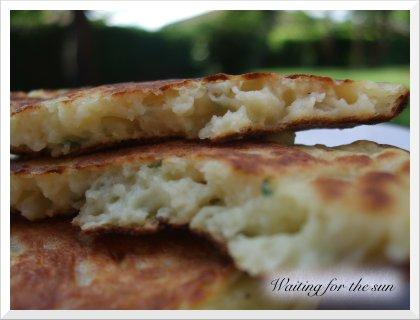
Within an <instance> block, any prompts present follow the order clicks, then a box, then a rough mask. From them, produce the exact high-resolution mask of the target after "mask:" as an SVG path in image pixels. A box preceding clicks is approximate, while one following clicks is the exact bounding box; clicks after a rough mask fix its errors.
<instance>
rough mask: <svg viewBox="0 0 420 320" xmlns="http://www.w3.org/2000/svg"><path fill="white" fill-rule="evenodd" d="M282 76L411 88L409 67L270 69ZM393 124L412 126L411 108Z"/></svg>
mask: <svg viewBox="0 0 420 320" xmlns="http://www.w3.org/2000/svg"><path fill="white" fill-rule="evenodd" d="M270 71H275V72H278V73H281V74H285V75H287V74H293V73H311V74H316V75H321V76H328V77H331V78H335V79H346V78H348V79H353V80H372V81H378V82H394V83H401V84H404V85H405V86H407V87H409V86H410V69H409V67H408V66H398V67H382V68H363V69H346V68H343V69H341V68H340V69H338V68H275V69H270ZM391 122H393V123H396V124H399V125H403V126H407V127H409V126H410V108H409V106H408V107H407V108H406V109H405V110H404V111H403V112H402V113H401V114H400V115H399V116H398V117H396V118H395V119H393V120H392V121H391Z"/></svg>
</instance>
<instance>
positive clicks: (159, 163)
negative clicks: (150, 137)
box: [147, 160, 162, 168]
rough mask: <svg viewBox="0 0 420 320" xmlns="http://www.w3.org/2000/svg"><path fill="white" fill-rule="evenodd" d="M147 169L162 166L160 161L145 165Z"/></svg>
mask: <svg viewBox="0 0 420 320" xmlns="http://www.w3.org/2000/svg"><path fill="white" fill-rule="evenodd" d="M147 166H148V167H149V168H159V167H160V166H162V160H159V161H155V162H152V163H151V164H149V165H147Z"/></svg>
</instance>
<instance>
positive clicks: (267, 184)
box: [261, 178, 273, 197]
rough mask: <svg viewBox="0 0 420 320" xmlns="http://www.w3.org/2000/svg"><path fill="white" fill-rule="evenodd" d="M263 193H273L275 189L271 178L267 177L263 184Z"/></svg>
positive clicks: (266, 194) (264, 194) (269, 194)
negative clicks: (272, 186)
mask: <svg viewBox="0 0 420 320" xmlns="http://www.w3.org/2000/svg"><path fill="white" fill-rule="evenodd" d="M261 193H262V194H263V196H266V197H268V196H271V195H272V194H273V190H272V188H271V184H270V179H269V178H266V179H264V181H263V182H262V184H261Z"/></svg>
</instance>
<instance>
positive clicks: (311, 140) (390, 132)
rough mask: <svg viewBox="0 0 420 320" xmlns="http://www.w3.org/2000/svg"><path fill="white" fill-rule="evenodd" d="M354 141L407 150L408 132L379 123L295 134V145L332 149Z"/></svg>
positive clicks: (408, 142) (408, 145) (391, 125)
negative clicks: (321, 145) (325, 146)
mask: <svg viewBox="0 0 420 320" xmlns="http://www.w3.org/2000/svg"><path fill="white" fill-rule="evenodd" d="M356 140H370V141H374V142H377V143H382V144H389V145H393V146H396V147H399V148H402V149H405V150H409V149H410V130H409V129H408V128H406V127H402V126H398V125H394V124H389V123H381V124H376V125H363V126H358V127H355V128H351V129H313V130H306V131H301V132H298V133H297V134H296V143H298V144H306V145H314V144H324V145H327V146H329V147H333V146H337V145H342V144H348V143H351V142H353V141H356Z"/></svg>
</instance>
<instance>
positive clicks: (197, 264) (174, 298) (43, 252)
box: [11, 219, 315, 309]
mask: <svg viewBox="0 0 420 320" xmlns="http://www.w3.org/2000/svg"><path fill="white" fill-rule="evenodd" d="M13 220H14V221H12V226H11V308H12V309H194V308H198V309H215V308H216V309H219V308H231V309H253V308H259V309H263V308H264V309H269V308H277V309H282V308H309V307H310V308H313V307H314V306H315V305H314V303H310V302H309V301H306V302H302V301H300V302H299V301H297V300H296V299H295V300H294V301H293V299H288V300H284V299H283V300H280V299H272V298H270V297H269V296H268V295H267V294H266V293H265V292H264V291H263V287H262V280H260V279H254V278H251V277H249V276H247V275H245V274H244V273H241V272H239V271H237V270H236V269H235V268H234V266H233V265H232V263H231V262H230V261H229V260H228V259H227V258H226V257H224V256H222V255H221V254H220V253H219V252H218V250H216V248H214V247H213V246H212V245H211V244H210V243H208V242H207V241H205V240H204V239H200V238H198V237H194V236H193V235H191V234H188V233H187V232H185V231H184V232H180V231H166V232H161V233H160V234H159V235H147V236H142V237H139V236H129V235H115V234H113V235H103V236H99V237H91V236H86V235H83V234H80V232H79V229H78V228H76V227H72V225H71V223H70V221H69V220H67V221H66V220H58V219H52V220H49V221H45V222H28V221H25V220H24V219H13ZM185 270H188V272H185Z"/></svg>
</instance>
